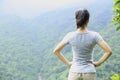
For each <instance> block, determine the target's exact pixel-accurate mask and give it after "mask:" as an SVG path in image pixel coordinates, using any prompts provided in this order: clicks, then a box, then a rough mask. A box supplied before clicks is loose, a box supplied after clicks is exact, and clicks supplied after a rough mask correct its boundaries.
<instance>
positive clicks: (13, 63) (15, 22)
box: [0, 0, 120, 80]
mask: <svg viewBox="0 0 120 80" xmlns="http://www.w3.org/2000/svg"><path fill="white" fill-rule="evenodd" d="M103 4H104V6H103ZM112 6H113V2H112V0H110V1H109V2H108V1H106V0H101V1H99V2H97V1H96V2H95V3H93V4H90V5H79V4H76V5H74V6H72V7H67V8H65V9H56V10H54V11H51V12H47V13H45V14H43V15H40V16H38V17H36V18H34V19H32V20H23V19H22V18H20V17H18V16H14V15H4V14H0V80H38V77H39V76H40V77H41V78H42V80H67V75H68V70H69V68H68V67H67V66H66V65H64V64H63V63H62V62H61V61H59V60H58V59H57V58H56V57H55V55H54V54H53V49H54V48H55V46H56V44H57V43H58V42H59V41H60V40H61V39H62V38H63V36H64V35H65V34H66V33H67V32H69V31H74V30H75V29H76V25H75V21H74V12H75V11H76V10H77V9H79V8H80V7H85V8H87V9H88V10H89V11H90V14H91V18H90V24H89V29H90V30H95V31H97V32H100V34H101V35H102V36H103V38H104V39H105V40H106V41H107V42H108V44H109V45H110V46H111V47H112V50H113V55H112V56H111V58H110V59H109V60H108V61H107V62H105V63H104V65H102V66H100V67H98V68H97V75H98V80H111V79H110V77H111V76H112V75H113V74H115V73H120V70H119V67H120V60H119V58H120V55H119V53H120V52H119V49H120V43H119V42H120V36H119V34H120V32H116V31H115V27H114V26H113V25H112V24H110V21H111V19H112ZM63 53H64V55H65V56H66V57H67V58H68V59H69V60H71V57H72V53H71V50H70V46H67V47H66V48H65V49H64V50H63ZM102 54H103V51H101V49H100V48H99V47H98V46H97V47H96V49H95V54H94V58H95V60H98V59H99V57H100V56H101V55H102Z"/></svg>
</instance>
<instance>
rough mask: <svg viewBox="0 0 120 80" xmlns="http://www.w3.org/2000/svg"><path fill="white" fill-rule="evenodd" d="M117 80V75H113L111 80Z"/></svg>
mask: <svg viewBox="0 0 120 80" xmlns="http://www.w3.org/2000/svg"><path fill="white" fill-rule="evenodd" d="M119 79H120V76H119V74H114V75H113V76H112V77H111V80H119Z"/></svg>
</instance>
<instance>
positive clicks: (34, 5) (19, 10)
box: [0, 0, 94, 18]
mask: <svg viewBox="0 0 120 80" xmlns="http://www.w3.org/2000/svg"><path fill="white" fill-rule="evenodd" d="M93 1H94V0H0V12H3V13H5V14H9V15H17V16H21V17H24V18H29V17H35V16H37V15H40V14H41V13H43V12H46V11H50V10H53V9H56V8H63V7H67V6H70V5H73V4H76V3H82V4H89V3H91V2H93Z"/></svg>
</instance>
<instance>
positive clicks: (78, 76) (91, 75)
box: [68, 72, 96, 80]
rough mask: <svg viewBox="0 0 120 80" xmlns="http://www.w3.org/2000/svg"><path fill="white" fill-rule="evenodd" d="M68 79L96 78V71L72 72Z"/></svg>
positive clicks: (94, 79) (91, 79) (88, 79)
mask: <svg viewBox="0 0 120 80" xmlns="http://www.w3.org/2000/svg"><path fill="white" fill-rule="evenodd" d="M68 80H96V73H75V72H70V73H69V75H68Z"/></svg>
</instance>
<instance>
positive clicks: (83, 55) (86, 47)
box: [63, 31, 102, 73]
mask: <svg viewBox="0 0 120 80" xmlns="http://www.w3.org/2000/svg"><path fill="white" fill-rule="evenodd" d="M100 40H102V37H101V36H100V35H99V34H98V33H97V32H93V31H88V32H85V33H79V32H70V33H68V34H67V35H66V36H65V37H64V39H63V42H64V43H67V44H70V45H71V46H72V51H73V65H72V67H71V70H72V72H74V71H75V72H76V71H77V72H80V73H81V72H82V73H83V72H86V71H87V72H89V70H90V72H95V69H94V66H93V64H91V63H92V61H93V60H92V54H93V48H94V46H95V45H96V44H97V43H98V42H99V41H100ZM77 67H79V68H77ZM80 67H82V68H80ZM87 67H88V68H87ZM88 69H89V70H88Z"/></svg>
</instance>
